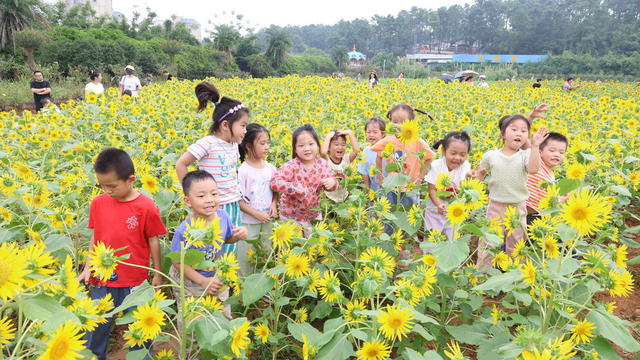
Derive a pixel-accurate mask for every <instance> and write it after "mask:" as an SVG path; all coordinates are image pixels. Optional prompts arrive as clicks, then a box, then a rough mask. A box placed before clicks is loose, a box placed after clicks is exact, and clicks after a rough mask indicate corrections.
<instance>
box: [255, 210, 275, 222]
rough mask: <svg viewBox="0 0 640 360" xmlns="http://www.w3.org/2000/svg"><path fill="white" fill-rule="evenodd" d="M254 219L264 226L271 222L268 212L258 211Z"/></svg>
mask: <svg viewBox="0 0 640 360" xmlns="http://www.w3.org/2000/svg"><path fill="white" fill-rule="evenodd" d="M253 217H255V218H256V220H258V221H260V222H261V223H262V224H264V223H268V222H269V221H271V215H270V214H269V213H266V212H261V211H258V212H256V213H255V214H254V215H253Z"/></svg>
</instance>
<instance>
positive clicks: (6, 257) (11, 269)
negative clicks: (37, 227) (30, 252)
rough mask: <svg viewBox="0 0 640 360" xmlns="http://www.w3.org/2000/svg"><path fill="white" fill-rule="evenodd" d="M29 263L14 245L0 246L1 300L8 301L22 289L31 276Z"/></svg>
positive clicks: (7, 243)
mask: <svg viewBox="0 0 640 360" xmlns="http://www.w3.org/2000/svg"><path fill="white" fill-rule="evenodd" d="M26 267H27V263H26V261H25V259H24V257H23V256H22V255H21V254H20V250H19V248H18V247H17V246H16V245H15V244H14V243H9V242H4V243H2V244H0V274H2V276H0V298H1V299H2V300H4V301H7V300H9V299H11V298H13V297H14V296H15V295H17V294H18V293H19V292H20V290H21V289H22V285H23V284H24V281H25V276H26V275H27V274H29V270H27V268H26Z"/></svg>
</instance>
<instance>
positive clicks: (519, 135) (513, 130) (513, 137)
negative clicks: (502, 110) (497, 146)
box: [502, 119, 529, 150]
mask: <svg viewBox="0 0 640 360" xmlns="http://www.w3.org/2000/svg"><path fill="white" fill-rule="evenodd" d="M502 137H503V138H504V145H505V146H506V147H508V148H510V149H512V150H518V149H520V148H521V147H522V145H524V143H525V142H526V141H527V138H528V137H529V127H528V124H527V123H526V121H525V120H522V119H517V120H514V121H512V122H511V123H510V124H509V125H508V126H507V128H506V129H505V130H504V134H503V135H502Z"/></svg>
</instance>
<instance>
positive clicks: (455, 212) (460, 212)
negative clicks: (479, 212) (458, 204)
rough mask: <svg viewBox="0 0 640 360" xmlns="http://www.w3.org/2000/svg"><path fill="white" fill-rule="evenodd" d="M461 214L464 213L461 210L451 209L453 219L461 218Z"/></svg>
mask: <svg viewBox="0 0 640 360" xmlns="http://www.w3.org/2000/svg"><path fill="white" fill-rule="evenodd" d="M463 213H464V211H463V210H462V209H460V208H455V209H453V216H455V217H459V216H462V214H463Z"/></svg>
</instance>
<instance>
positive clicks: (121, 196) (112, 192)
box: [96, 170, 136, 201]
mask: <svg viewBox="0 0 640 360" xmlns="http://www.w3.org/2000/svg"><path fill="white" fill-rule="evenodd" d="M96 179H98V185H100V188H101V189H102V191H104V192H105V193H106V194H107V195H109V196H111V197H112V198H114V199H116V200H118V201H124V200H126V199H127V198H128V197H129V195H130V194H131V192H132V191H133V183H134V182H135V181H136V177H135V175H131V176H129V177H128V178H127V179H124V180H123V179H119V178H118V174H116V172H115V171H113V170H112V171H109V172H107V173H104V174H101V173H96Z"/></svg>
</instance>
